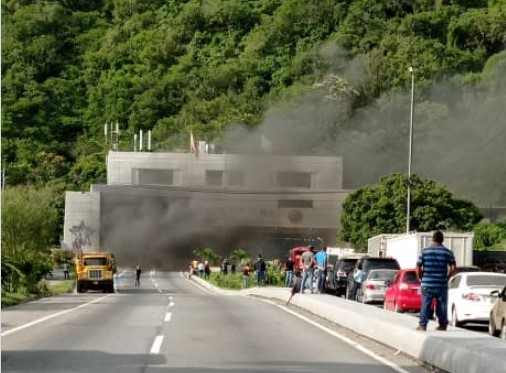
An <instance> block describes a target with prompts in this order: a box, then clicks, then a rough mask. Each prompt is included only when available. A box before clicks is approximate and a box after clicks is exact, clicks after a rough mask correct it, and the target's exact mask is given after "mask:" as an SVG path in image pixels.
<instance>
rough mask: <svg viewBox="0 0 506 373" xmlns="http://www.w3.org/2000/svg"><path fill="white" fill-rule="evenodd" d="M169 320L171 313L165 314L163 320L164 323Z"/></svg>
mask: <svg viewBox="0 0 506 373" xmlns="http://www.w3.org/2000/svg"><path fill="white" fill-rule="evenodd" d="M170 319H172V312H167V313H166V314H165V318H164V319H163V321H164V322H169V321H170Z"/></svg>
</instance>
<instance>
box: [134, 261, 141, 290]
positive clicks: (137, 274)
mask: <svg viewBox="0 0 506 373" xmlns="http://www.w3.org/2000/svg"><path fill="white" fill-rule="evenodd" d="M141 273H142V271H141V266H139V265H138V266H137V268H135V286H137V287H139V286H141Z"/></svg>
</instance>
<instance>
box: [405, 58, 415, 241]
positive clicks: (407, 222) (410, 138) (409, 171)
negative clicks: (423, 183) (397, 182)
mask: <svg viewBox="0 0 506 373" xmlns="http://www.w3.org/2000/svg"><path fill="white" fill-rule="evenodd" d="M408 70H409V73H410V74H411V113H410V119H409V157H408V196H407V197H408V198H407V207H406V233H409V231H410V217H411V164H412V159H413V116H414V112H415V106H414V102H415V73H414V71H413V67H411V66H410V67H409V68H408Z"/></svg>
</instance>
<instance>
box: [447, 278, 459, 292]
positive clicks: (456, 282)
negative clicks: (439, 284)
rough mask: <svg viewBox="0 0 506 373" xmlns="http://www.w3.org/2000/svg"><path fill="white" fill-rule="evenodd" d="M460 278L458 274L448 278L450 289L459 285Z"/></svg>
mask: <svg viewBox="0 0 506 373" xmlns="http://www.w3.org/2000/svg"><path fill="white" fill-rule="evenodd" d="M460 280H461V277H460V276H455V277H453V278H452V279H451V280H450V285H449V287H450V289H457V288H458V287H459V285H460Z"/></svg>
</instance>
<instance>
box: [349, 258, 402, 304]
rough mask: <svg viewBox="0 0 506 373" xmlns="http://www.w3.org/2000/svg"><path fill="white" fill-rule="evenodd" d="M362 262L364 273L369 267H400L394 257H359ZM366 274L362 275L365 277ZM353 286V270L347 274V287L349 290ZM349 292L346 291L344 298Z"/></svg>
mask: <svg viewBox="0 0 506 373" xmlns="http://www.w3.org/2000/svg"><path fill="white" fill-rule="evenodd" d="M360 261H361V263H362V270H363V271H364V273H366V275H367V272H369V271H370V270H371V269H401V267H400V266H399V263H397V260H396V259H394V258H375V257H363V258H362V259H360ZM365 277H366V276H364V278H365ZM352 287H353V271H352V272H350V273H349V274H348V287H347V289H348V290H350V289H352ZM349 297H350V295H349V292H347V293H346V298H348V299H349Z"/></svg>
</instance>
